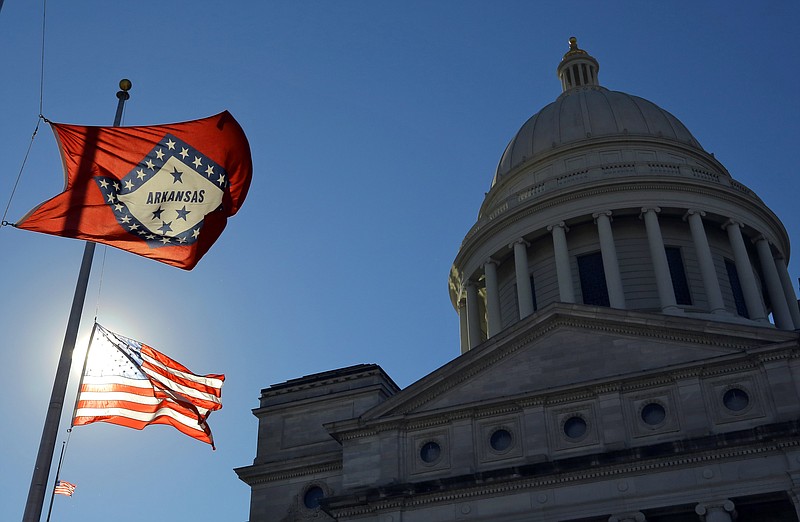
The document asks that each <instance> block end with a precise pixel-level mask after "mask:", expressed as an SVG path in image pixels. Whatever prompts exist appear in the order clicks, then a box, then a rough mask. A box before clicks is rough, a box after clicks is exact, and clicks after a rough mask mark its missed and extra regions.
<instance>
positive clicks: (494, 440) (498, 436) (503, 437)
mask: <svg viewBox="0 0 800 522" xmlns="http://www.w3.org/2000/svg"><path fill="white" fill-rule="evenodd" d="M513 443H514V439H513V437H512V436H511V432H509V431H508V430H506V429H503V428H500V429H499V430H495V431H494V433H492V436H491V437H489V444H490V445H491V446H492V449H493V450H495V451H497V452H503V451H508V450H509V449H510V448H511V445H512V444H513Z"/></svg>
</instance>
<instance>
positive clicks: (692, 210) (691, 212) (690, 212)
mask: <svg viewBox="0 0 800 522" xmlns="http://www.w3.org/2000/svg"><path fill="white" fill-rule="evenodd" d="M695 215H697V216H700V217H701V218H704V217H706V212H705V210H698V209H696V208H690V209H689V210H687V211H686V213H685V214H684V215H683V220H684V221H687V220H688V219H689V217H690V216H695Z"/></svg>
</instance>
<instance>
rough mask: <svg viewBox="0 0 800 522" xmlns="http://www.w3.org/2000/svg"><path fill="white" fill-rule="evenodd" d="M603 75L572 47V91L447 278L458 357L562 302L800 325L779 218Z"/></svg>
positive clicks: (518, 157)
mask: <svg viewBox="0 0 800 522" xmlns="http://www.w3.org/2000/svg"><path fill="white" fill-rule="evenodd" d="M599 70H600V66H599V64H598V62H597V60H595V59H594V58H593V57H592V56H591V55H589V54H588V53H587V52H586V51H584V50H583V49H580V48H579V47H578V43H577V40H576V39H575V38H570V48H569V51H568V52H567V53H566V54H565V55H564V56H563V58H562V59H561V61H560V63H559V65H558V67H557V74H558V77H559V79H560V81H561V87H562V93H561V94H560V95H559V96H558V98H557V99H556V100H555V101H553V102H552V103H550V104H548V105H547V106H545V107H544V108H543V109H541V110H540V111H539V112H537V113H536V114H535V115H534V116H533V117H531V118H530V119H529V120H528V121H527V122H525V124H524V125H523V126H522V128H521V129H520V130H519V132H517V134H516V135H515V136H514V138H513V139H512V140H511V142H510V143H509V145H508V146H507V147H506V149H505V151H504V152H503V155H502V157H501V159H500V163H499V165H498V167H497V170H496V172H495V176H494V179H493V180H492V186H491V188H490V190H489V192H488V193H487V194H486V196H485V198H484V200H483V203H482V204H481V207H480V209H479V211H478V219H477V221H476V223H475V224H474V225H473V226H472V227H471V229H470V230H469V231H468V232H467V234H466V236H465V238H464V241H463V242H462V244H461V248H460V249H459V252H458V254H457V256H456V259H455V261H454V263H453V266H452V268H451V272H450V281H449V287H450V298H451V300H452V303H453V305H454V307H456V309H457V310H458V312H459V317H460V328H461V341H462V345H461V348H462V350H463V351H467V350H469V349H472V348H474V347H476V346H477V345H479V344H481V343H482V342H483V341H484V340H487V339H489V338H491V337H493V336H495V335H497V334H498V333H500V332H502V331H505V330H507V329H509V328H512V327H514V326H515V325H516V324H517V323H521V322H523V321H525V320H526V318H527V317H529V316H535V315H536V312H537V311H539V310H542V309H544V308H546V307H548V306H550V305H554V304H556V303H568V304H576V305H587V306H600V307H609V308H614V309H618V310H626V311H636V312H644V313H656V314H668V315H673V316H682V317H694V318H699V319H704V320H710V321H717V322H728V323H739V324H750V325H756V326H764V327H773V324H772V323H771V322H770V317H772V318H773V319H774V321H775V324H774V327H777V328H780V329H786V330H792V329H795V328H800V309H798V306H797V301H796V298H795V297H794V290H793V289H792V283H791V278H790V277H789V275H788V272H787V270H786V262H787V260H788V259H789V249H790V247H789V238H788V237H787V234H786V230H785V229H784V227H783V224H782V223H781V222H780V220H779V219H778V218H777V216H775V215H774V214H773V213H772V211H771V210H770V209H769V208H768V207H767V206H766V205H765V204H764V202H763V201H761V200H760V199H759V198H758V196H757V195H756V194H755V193H753V191H751V190H750V189H749V188H747V187H746V186H744V185H743V184H742V183H740V182H738V181H736V180H734V179H733V178H732V177H731V175H730V173H729V172H728V171H727V169H726V168H725V167H724V166H723V165H722V163H720V162H719V161H718V160H717V159H716V158H715V157H714V155H713V154H710V153H708V152H706V151H705V150H703V148H702V147H701V146H700V143H699V142H698V141H697V140H696V139H695V138H694V136H692V134H691V133H690V132H689V130H688V129H687V128H686V127H685V126H684V125H683V124H682V123H681V122H680V120H678V119H677V118H676V117H675V116H673V115H672V114H670V113H669V112H667V111H665V110H664V109H662V108H660V107H658V106H657V105H656V104H654V103H652V102H649V101H647V100H645V99H643V98H640V97H637V96H632V95H630V94H625V93H623V92H618V91H611V90H608V89H606V88H604V87H602V86H600V84H599V81H598V72H599Z"/></svg>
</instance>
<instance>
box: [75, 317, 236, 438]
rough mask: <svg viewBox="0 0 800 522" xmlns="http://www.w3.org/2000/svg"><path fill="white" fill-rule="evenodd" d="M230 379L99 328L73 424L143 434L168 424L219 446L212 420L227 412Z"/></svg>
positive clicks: (97, 325)
mask: <svg viewBox="0 0 800 522" xmlns="http://www.w3.org/2000/svg"><path fill="white" fill-rule="evenodd" d="M224 381H225V376H224V375H217V374H211V375H196V374H194V373H192V372H191V371H190V370H189V369H188V368H186V367H185V366H183V365H182V364H180V363H178V362H177V361H174V360H172V359H170V358H169V357H167V356H166V355H164V354H163V353H160V352H158V351H156V350H154V349H153V348H151V347H150V346H147V345H146V344H142V343H140V342H138V341H134V340H133V339H129V338H127V337H123V336H121V335H118V334H115V333H114V332H111V331H109V330H106V329H105V328H103V327H102V326H100V325H99V324H96V325H95V334H94V337H93V339H92V342H91V345H90V347H89V353H88V354H87V359H86V367H85V369H84V372H83V377H82V379H81V385H80V389H79V391H78V400H77V404H76V407H75V415H74V418H73V421H72V425H73V426H82V425H85V424H91V423H93V422H109V423H112V424H118V425H120V426H126V427H128V428H134V429H137V430H140V429H142V428H144V427H145V426H148V425H150V424H168V425H170V426H173V427H175V428H176V429H178V430H179V431H181V432H182V433H184V434H186V435H188V436H190V437H193V438H195V439H197V440H200V441H203V442H206V443H208V444H211V447H212V448H214V440H213V438H212V436H211V429H210V428H209V427H208V424H207V422H206V421H207V419H208V416H209V415H210V414H211V412H212V411H214V410H218V409H220V408H222V384H223V382H224Z"/></svg>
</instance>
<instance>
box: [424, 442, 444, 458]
mask: <svg viewBox="0 0 800 522" xmlns="http://www.w3.org/2000/svg"><path fill="white" fill-rule="evenodd" d="M441 455H442V448H441V446H439V444H438V443H436V442H433V441H430V442H426V443H425V444H423V445H422V448H420V450H419V458H421V459H422V462H426V463H428V464H432V463H434V462H436V461H437V460H439V457H440V456H441Z"/></svg>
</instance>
